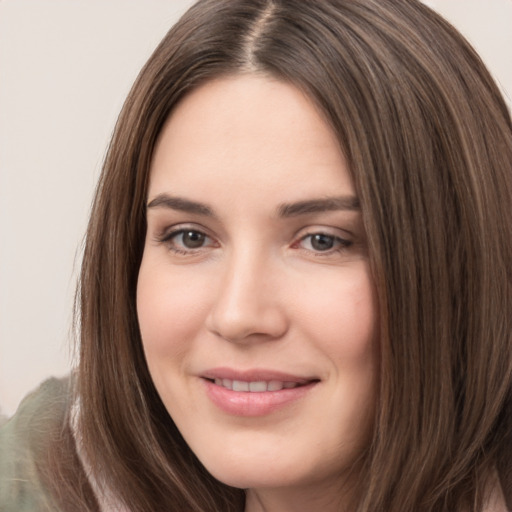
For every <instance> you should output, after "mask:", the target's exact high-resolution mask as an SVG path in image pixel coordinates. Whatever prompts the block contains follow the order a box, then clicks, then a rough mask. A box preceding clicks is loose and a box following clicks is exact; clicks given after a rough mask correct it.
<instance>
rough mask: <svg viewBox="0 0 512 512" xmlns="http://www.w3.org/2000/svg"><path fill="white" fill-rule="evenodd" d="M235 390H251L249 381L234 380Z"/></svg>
mask: <svg viewBox="0 0 512 512" xmlns="http://www.w3.org/2000/svg"><path fill="white" fill-rule="evenodd" d="M233 391H249V382H244V381H243V380H234V381H233Z"/></svg>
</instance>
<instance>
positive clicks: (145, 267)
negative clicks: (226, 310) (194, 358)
mask: <svg viewBox="0 0 512 512" xmlns="http://www.w3.org/2000/svg"><path fill="white" fill-rule="evenodd" d="M202 289H203V294H204V287H202ZM205 302H206V298H205V297H201V287H197V286H194V284H193V282H191V280H190V279H187V277H186V276H183V275H180V274H179V273H177V275H170V273H169V270H168V269H165V268H161V265H151V264H150V262H145V261H144V260H143V262H142V265H141V268H140V271H139V278H138V283H137V316H138V320H139V326H140V331H141V335H142V342H143V345H144V350H145V352H146V356H147V358H148V363H149V364H150V366H151V363H152V360H151V359H152V356H158V357H161V356H164V357H165V356H176V354H177V353H179V352H181V351H182V350H184V347H185V346H186V345H187V344H188V343H189V342H190V340H192V339H193V338H194V337H195V335H196V334H197V332H198V331H199V330H200V329H201V327H202V325H203V319H204V316H205Z"/></svg>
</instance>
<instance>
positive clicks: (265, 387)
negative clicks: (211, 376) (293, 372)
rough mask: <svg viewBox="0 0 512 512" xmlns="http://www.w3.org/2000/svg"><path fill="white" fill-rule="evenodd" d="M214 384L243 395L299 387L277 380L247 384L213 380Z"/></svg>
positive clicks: (245, 382)
mask: <svg viewBox="0 0 512 512" xmlns="http://www.w3.org/2000/svg"><path fill="white" fill-rule="evenodd" d="M214 382H215V384H216V385H217V386H221V387H223V388H226V389H229V390H231V391H241V392H245V393H263V392H265V391H281V390H282V389H293V388H296V387H299V386H300V385H301V384H300V383H299V382H290V381H284V382H283V381H279V380H270V381H264V380H257V381H252V382H247V381H243V380H232V379H215V380H214Z"/></svg>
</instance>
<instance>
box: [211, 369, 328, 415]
mask: <svg viewBox="0 0 512 512" xmlns="http://www.w3.org/2000/svg"><path fill="white" fill-rule="evenodd" d="M201 378H202V382H203V384H204V387H205V391H206V394H207V396H208V398H209V399H210V400H211V401H212V402H213V403H214V404H215V405H216V406H217V407H219V408H220V409H221V410H222V411H224V412H226V413H228V414H230V415H233V416H246V417H255V416H264V415H267V414H271V413H273V412H275V411H277V410H279V409H281V408H284V407H286V406H287V405H289V404H291V403H292V402H295V401H297V400H299V399H301V398H302V397H304V396H305V395H306V394H307V393H309V392H310V391H311V390H312V389H313V388H314V387H315V386H316V385H317V384H318V382H319V380H318V379H316V378H307V377H300V376H297V375H291V374H288V373H283V372H279V371H273V370H260V369H255V370H249V371H238V370H233V369H230V368H215V369H212V370H208V371H206V372H204V373H202V374H201ZM214 379H230V380H240V381H245V382H255V381H267V382H268V381H272V380H274V381H281V382H296V383H298V384H300V386H299V387H296V388H283V389H281V390H279V391H262V392H253V393H251V392H245V391H233V390H231V389H227V388H225V387H223V386H219V385H217V384H215V382H213V380H214Z"/></svg>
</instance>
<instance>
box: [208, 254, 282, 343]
mask: <svg viewBox="0 0 512 512" xmlns="http://www.w3.org/2000/svg"><path fill="white" fill-rule="evenodd" d="M274 267H275V265H274V263H273V261H272V257H271V256H270V255H268V254H265V253H264V252H263V251H261V250H257V249H255V248H252V249H251V248H249V247H244V248H240V249H238V250H234V251H232V253H231V254H230V255H229V256H227V257H226V261H225V264H224V268H223V269H222V274H221V276H220V278H219V281H218V283H219V284H218V290H217V296H216V300H215V303H214V304H213V306H212V310H211V312H210V318H209V328H210V330H211V331H213V332H215V333H216V334H217V335H219V336H221V337H222V338H225V339H227V340H230V341H242V340H246V339H249V338H251V337H252V338H254V336H253V335H259V338H262V337H263V338H266V339H268V338H276V337H279V336H281V335H282V334H283V333H284V332H285V331H286V318H285V315H284V310H283V308H282V305H281V304H280V303H279V300H278V294H277V293H276V290H275V289H274V285H273V277H274V276H275V270H274Z"/></svg>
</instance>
